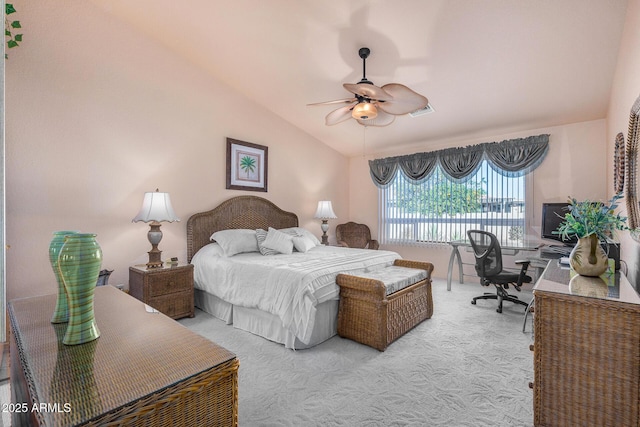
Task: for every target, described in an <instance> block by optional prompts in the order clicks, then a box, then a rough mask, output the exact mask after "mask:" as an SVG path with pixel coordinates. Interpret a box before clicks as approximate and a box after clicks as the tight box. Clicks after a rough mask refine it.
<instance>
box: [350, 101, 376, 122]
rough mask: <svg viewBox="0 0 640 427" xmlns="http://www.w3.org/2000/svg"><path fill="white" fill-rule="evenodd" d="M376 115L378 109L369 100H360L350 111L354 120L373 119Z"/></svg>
mask: <svg viewBox="0 0 640 427" xmlns="http://www.w3.org/2000/svg"><path fill="white" fill-rule="evenodd" d="M377 115H378V109H377V108H376V106H375V105H373V104H371V103H370V102H360V103H358V104H357V105H356V106H355V107H353V111H351V116H352V117H353V118H354V119H356V120H369V119H375V118H376V116H377Z"/></svg>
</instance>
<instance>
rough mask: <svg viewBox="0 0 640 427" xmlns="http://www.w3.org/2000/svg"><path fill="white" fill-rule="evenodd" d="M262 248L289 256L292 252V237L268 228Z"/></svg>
mask: <svg viewBox="0 0 640 427" xmlns="http://www.w3.org/2000/svg"><path fill="white" fill-rule="evenodd" d="M262 246H264V247H265V248H267V249H272V250H274V251H276V252H278V253H281V254H287V255H289V254H291V253H292V252H293V236H292V235H290V234H287V233H283V232H281V231H278V230H276V229H275V228H271V227H269V231H268V232H267V236H266V238H265V239H264V242H263V243H262Z"/></svg>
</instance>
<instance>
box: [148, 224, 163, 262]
mask: <svg viewBox="0 0 640 427" xmlns="http://www.w3.org/2000/svg"><path fill="white" fill-rule="evenodd" d="M149 227H150V228H149V232H148V233H147V238H148V239H149V243H151V250H150V251H149V252H148V254H149V262H148V263H147V268H159V267H162V265H163V262H162V251H161V250H160V249H158V244H159V243H160V240H162V231H161V230H160V223H159V222H157V221H152V222H151V223H150V224H149Z"/></svg>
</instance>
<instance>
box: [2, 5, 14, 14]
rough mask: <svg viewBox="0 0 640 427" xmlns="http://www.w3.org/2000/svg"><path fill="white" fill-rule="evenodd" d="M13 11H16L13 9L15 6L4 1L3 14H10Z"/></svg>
mask: <svg viewBox="0 0 640 427" xmlns="http://www.w3.org/2000/svg"><path fill="white" fill-rule="evenodd" d="M15 12H16V10H15V8H14V7H13V5H12V4H11V3H6V4H5V5H4V14H5V15H11V14H12V13H15Z"/></svg>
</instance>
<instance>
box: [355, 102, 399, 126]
mask: <svg viewBox="0 0 640 427" xmlns="http://www.w3.org/2000/svg"><path fill="white" fill-rule="evenodd" d="M379 106H380V103H378V102H376V107H379ZM395 119H396V116H392V115H391V114H387V113H385V112H384V111H382V110H380V108H378V115H377V116H376V117H375V118H373V119H367V120H358V123H360V124H361V125H363V126H378V127H382V126H389V125H390V124H391V123H393V121H394V120H395Z"/></svg>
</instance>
